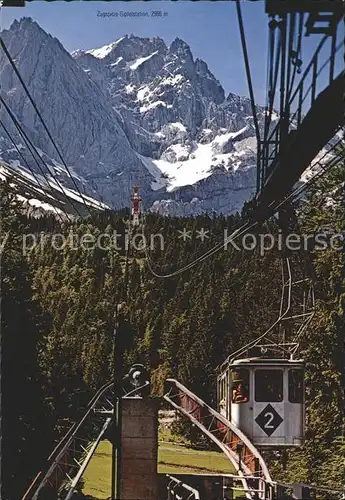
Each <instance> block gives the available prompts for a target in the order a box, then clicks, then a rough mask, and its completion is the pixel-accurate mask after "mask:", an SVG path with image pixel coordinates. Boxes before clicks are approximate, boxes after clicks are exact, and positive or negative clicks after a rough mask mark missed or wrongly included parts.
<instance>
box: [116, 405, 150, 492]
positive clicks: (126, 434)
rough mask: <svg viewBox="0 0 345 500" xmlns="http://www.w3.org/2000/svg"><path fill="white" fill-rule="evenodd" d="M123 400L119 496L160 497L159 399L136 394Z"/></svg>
mask: <svg viewBox="0 0 345 500" xmlns="http://www.w3.org/2000/svg"><path fill="white" fill-rule="evenodd" d="M121 403H122V404H121V408H122V417H121V458H120V460H121V469H120V470H121V481H120V498H119V500H159V495H158V474H157V455H158V406H157V402H156V401H154V400H152V399H140V398H135V397H133V398H123V399H122V402H121Z"/></svg>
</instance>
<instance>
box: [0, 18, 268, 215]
mask: <svg viewBox="0 0 345 500" xmlns="http://www.w3.org/2000/svg"><path fill="white" fill-rule="evenodd" d="M2 37H3V39H4V41H5V44H6V46H7V47H8V50H9V52H10V54H11V56H12V57H13V58H14V59H15V62H16V65H17V67H18V69H19V72H20V73H21V75H22V77H23V79H24V81H25V82H26V83H27V86H28V88H29V91H30V93H31V95H32V96H33V98H34V100H35V102H36V103H38V105H39V108H40V110H41V112H42V115H43V117H44V120H45V122H46V123H47V126H48V128H49V130H50V131H51V133H52V135H53V137H54V139H55V140H56V142H57V143H58V144H59V147H60V149H61V151H62V152H63V156H64V158H65V160H66V162H67V164H68V165H70V166H71V170H72V171H73V172H74V173H75V179H77V181H78V183H79V184H80V186H82V188H83V190H84V191H85V192H86V193H87V194H88V195H90V196H92V197H94V198H96V199H102V201H104V202H105V203H107V204H109V205H111V206H113V207H114V208H122V207H123V206H128V204H129V199H130V191H131V186H132V185H133V184H134V183H138V184H140V186H141V191H142V195H143V197H144V198H145V200H146V206H147V207H149V208H151V209H152V210H155V211H158V212H161V213H166V214H170V215H171V214H172V215H185V214H186V213H187V214H188V215H194V214H197V213H201V212H205V211H213V212H219V210H220V208H221V207H222V206H227V209H226V213H233V212H235V211H238V210H240V209H241V208H242V205H243V203H244V201H246V200H247V199H248V198H249V197H250V196H251V195H252V194H253V192H254V190H255V163H256V161H255V156H256V140H255V134H254V128H253V119H252V117H251V107H250V101H249V99H248V98H245V97H241V96H237V95H235V94H232V93H229V94H228V95H227V96H225V92H224V89H223V87H222V86H221V84H220V82H219V81H218V80H217V79H216V77H215V76H214V75H213V74H212V72H211V71H210V70H209V68H208V65H207V63H206V62H204V61H203V60H201V59H199V58H196V59H195V60H194V58H193V54H192V51H191V49H190V47H189V46H188V44H187V43H186V42H184V41H183V40H181V39H180V38H175V40H173V42H172V43H171V44H170V45H169V46H168V45H167V44H166V43H165V42H164V40H163V39H161V38H160V37H153V38H150V39H149V38H141V37H137V36H135V35H126V36H124V37H121V38H120V39H118V40H115V41H114V42H111V43H110V44H107V45H105V46H103V47H99V48H96V49H88V50H86V51H84V50H76V51H73V52H72V53H71V54H70V53H68V52H67V51H66V50H65V49H64V47H63V45H62V43H61V42H60V41H59V40H58V39H57V38H55V37H52V36H51V35H49V34H47V33H46V32H45V31H44V30H43V28H41V27H40V26H39V25H38V23H36V22H35V21H33V20H32V19H31V18H22V19H21V20H20V21H17V20H16V21H14V22H13V24H12V25H11V27H10V29H9V30H4V31H3V32H2ZM38 44H39V50H36V48H37V45H38ZM52 61H54V63H52ZM11 70H12V68H10V66H9V63H8V62H7V60H5V58H4V55H3V54H1V55H0V77H1V79H2V82H3V85H2V89H3V91H4V92H5V96H6V99H7V102H8V105H9V106H10V108H11V109H13V111H14V112H15V115H16V116H17V118H18V120H19V121H20V122H21V123H22V124H23V125H24V126H25V128H26V130H27V131H28V135H29V136H30V138H31V140H32V141H33V142H34V144H35V145H36V146H37V147H39V148H40V149H41V150H42V151H44V153H45V154H46V155H47V157H48V158H51V159H52V160H57V158H56V152H55V151H54V150H53V147H52V146H51V145H49V144H48V141H47V137H46V135H45V133H44V131H43V129H42V125H41V124H40V123H39V121H38V119H37V116H35V113H34V112H33V109H32V108H30V105H29V104H28V103H27V101H26V98H25V96H24V93H23V90H22V89H21V88H20V86H18V82H15V79H16V78H17V77H16V76H15V75H14V72H13V70H12V73H11ZM257 109H258V110H259V113H260V116H259V119H260V120H261V121H260V124H261V126H262V117H263V111H262V109H260V108H257ZM2 115H3V111H2ZM2 118H4V117H3V116H2ZM4 119H5V121H6V124H7V125H8V126H9V127H10V128H11V124H10V122H9V120H8V119H6V118H4ZM12 130H13V127H12ZM1 144H2V148H1V158H2V160H3V161H4V162H7V163H8V162H11V161H12V163H13V160H14V159H16V160H18V158H17V157H15V155H14V153H13V151H12V153H8V151H9V150H10V149H11V148H10V147H9V144H8V142H6V139H4V138H3V137H2V140H1V143H0V145H1ZM12 149H13V148H12ZM27 156H29V155H28V153H27ZM51 163H52V168H54V162H53V161H51ZM65 174H66V173H64V172H62V171H59V172H58V175H59V176H60V179H61V182H63V183H66V185H67V186H68V185H70V180H69V179H68V176H67V175H65Z"/></svg>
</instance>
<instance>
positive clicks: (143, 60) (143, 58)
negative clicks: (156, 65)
mask: <svg viewBox="0 0 345 500" xmlns="http://www.w3.org/2000/svg"><path fill="white" fill-rule="evenodd" d="M156 54H158V50H156V51H155V52H153V53H152V54H150V55H149V56H146V57H139V59H137V60H136V61H135V62H134V63H132V64H130V66H129V67H130V68H131V70H132V71H134V70H136V69H137V68H138V67H139V66H140V65H141V64H142V63H143V62H145V61H148V60H149V59H151V57H153V56H155V55H156Z"/></svg>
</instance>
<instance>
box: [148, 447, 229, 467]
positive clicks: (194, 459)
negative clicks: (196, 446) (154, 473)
mask: <svg viewBox="0 0 345 500" xmlns="http://www.w3.org/2000/svg"><path fill="white" fill-rule="evenodd" d="M158 472H160V473H162V474H170V473H172V472H173V473H175V474H183V473H189V474H231V473H233V472H234V469H233V467H232V464H231V463H230V462H229V460H228V459H227V458H226V457H225V455H223V453H218V452H216V451H197V450H193V449H191V448H186V447H185V446H180V445H176V444H174V443H160V445H159V448H158Z"/></svg>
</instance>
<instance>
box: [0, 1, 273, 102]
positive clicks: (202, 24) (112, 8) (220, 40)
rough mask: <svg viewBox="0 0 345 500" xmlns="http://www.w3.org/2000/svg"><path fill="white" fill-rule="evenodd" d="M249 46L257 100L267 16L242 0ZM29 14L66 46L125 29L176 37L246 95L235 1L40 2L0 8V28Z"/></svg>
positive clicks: (100, 41) (101, 40) (102, 41)
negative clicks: (156, 12)
mask: <svg viewBox="0 0 345 500" xmlns="http://www.w3.org/2000/svg"><path fill="white" fill-rule="evenodd" d="M153 10H160V11H162V13H165V12H166V13H167V15H166V16H163V17H144V18H128V17H127V18H124V17H117V18H116V17H108V18H103V17H100V16H98V15H97V13H98V11H100V12H118V13H119V14H120V11H123V12H129V11H131V12H133V11H135V12H144V11H147V12H149V13H151V11H153ZM242 13H243V17H244V21H245V30H246V34H247V43H248V51H249V54H250V60H251V70H252V73H253V81H254V86H255V92H256V100H257V102H259V103H261V104H263V103H264V101H265V97H264V96H265V90H264V89H265V85H266V56H267V22H268V19H267V16H266V15H265V12H264V2H263V1H259V2H244V3H243V4H242ZM23 16H30V17H32V18H33V19H34V20H35V21H37V22H38V23H39V24H40V26H41V27H42V28H43V29H44V30H45V31H47V32H48V33H51V34H52V35H53V36H56V37H57V38H58V39H59V40H60V41H61V43H62V44H63V45H64V47H65V48H66V49H67V50H68V51H72V50H74V49H90V48H96V47H100V46H102V45H106V44H108V43H109V42H112V41H114V40H116V39H117V38H120V37H121V36H123V35H124V34H126V33H128V34H131V33H133V34H134V35H137V36H143V37H153V36H159V37H161V38H163V39H164V40H165V42H166V43H167V44H169V43H171V42H172V40H173V39H174V38H175V37H179V38H182V39H183V40H185V41H186V42H187V43H188V44H189V45H190V47H191V50H192V53H193V56H194V57H199V58H201V59H203V60H204V61H205V62H206V63H207V64H208V66H209V68H210V70H211V71H212V72H213V73H214V75H215V76H216V78H218V80H219V81H220V82H221V84H222V85H223V87H224V89H225V91H226V93H228V92H230V91H231V92H233V93H235V94H239V95H248V86H247V80H246V75H245V70H244V63H243V55H242V49H241V43H240V36H239V28H238V23H237V14H236V7H235V2H203V1H202V2H189V1H183V0H182V1H179V2H171V1H169V0H168V1H167V0H161V1H148V2H123V1H116V2H114V1H113V2H101V1H97V2H92V1H88V2H63V1H60V2H59V1H54V2H44V1H35V2H29V3H27V4H26V7H25V8H19V7H18V8H14V7H13V8H8V7H6V8H3V9H2V21H1V28H9V26H10V25H11V23H12V21H13V20H14V19H15V18H20V17H23Z"/></svg>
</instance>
